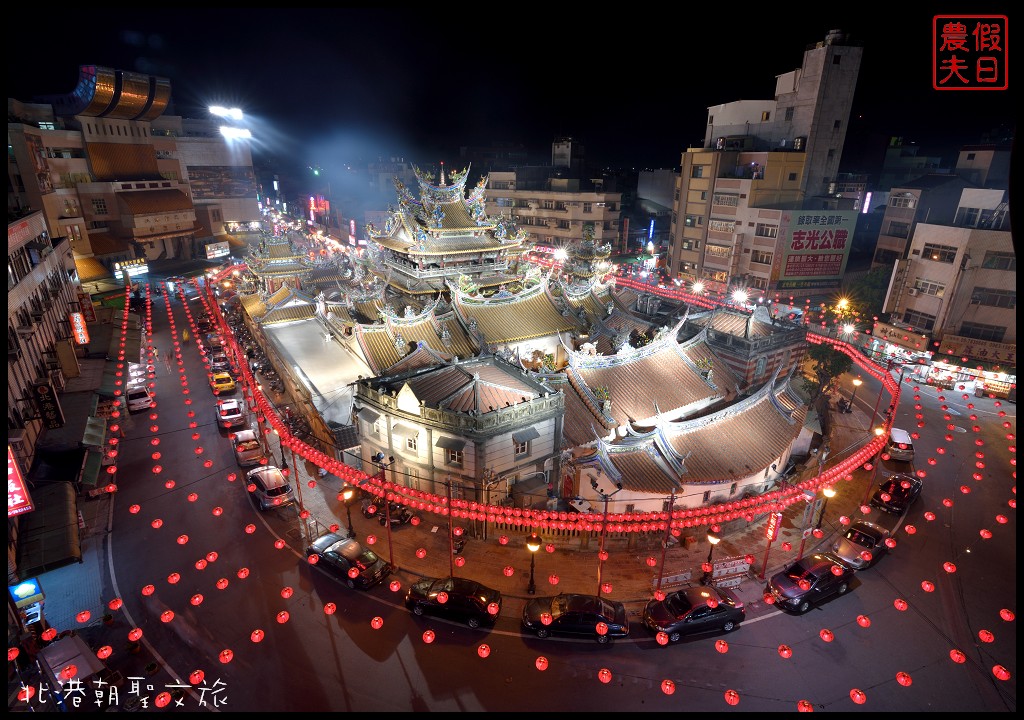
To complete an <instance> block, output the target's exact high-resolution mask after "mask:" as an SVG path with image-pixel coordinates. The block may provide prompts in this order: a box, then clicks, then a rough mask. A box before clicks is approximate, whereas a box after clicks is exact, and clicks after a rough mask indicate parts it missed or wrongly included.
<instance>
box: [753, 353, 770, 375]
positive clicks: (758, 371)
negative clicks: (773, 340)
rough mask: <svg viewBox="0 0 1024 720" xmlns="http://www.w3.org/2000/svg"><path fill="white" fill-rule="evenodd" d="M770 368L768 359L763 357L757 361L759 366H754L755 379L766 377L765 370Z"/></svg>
mask: <svg viewBox="0 0 1024 720" xmlns="http://www.w3.org/2000/svg"><path fill="white" fill-rule="evenodd" d="M767 367H768V358H766V357H764V356H762V357H759V358H758V359H757V365H755V366H754V377H761V376H762V375H764V371H765V369H766V368H767Z"/></svg>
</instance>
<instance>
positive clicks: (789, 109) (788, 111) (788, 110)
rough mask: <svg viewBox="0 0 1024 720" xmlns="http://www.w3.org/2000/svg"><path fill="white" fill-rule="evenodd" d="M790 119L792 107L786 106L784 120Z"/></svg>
mask: <svg viewBox="0 0 1024 720" xmlns="http://www.w3.org/2000/svg"><path fill="white" fill-rule="evenodd" d="M792 119H793V108H791V107H788V108H786V121H787V122H789V121H790V120H792Z"/></svg>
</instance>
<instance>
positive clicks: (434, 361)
mask: <svg viewBox="0 0 1024 720" xmlns="http://www.w3.org/2000/svg"><path fill="white" fill-rule="evenodd" d="M450 359H451V357H450V356H448V357H445V356H443V355H440V354H439V353H437V352H435V351H433V350H431V349H430V348H429V347H427V346H426V345H423V344H422V343H420V344H417V345H416V349H415V350H413V351H412V352H411V353H409V354H408V355H406V356H405V357H404V358H402V359H401V360H399V361H398V362H396V363H395V364H394V365H392V366H391V367H389V368H388V369H387V374H388V375H397V374H398V373H405V372H409V371H411V370H419V369H420V368H427V367H434V366H437V365H443V364H444V363H446V362H448V361H449V360H450Z"/></svg>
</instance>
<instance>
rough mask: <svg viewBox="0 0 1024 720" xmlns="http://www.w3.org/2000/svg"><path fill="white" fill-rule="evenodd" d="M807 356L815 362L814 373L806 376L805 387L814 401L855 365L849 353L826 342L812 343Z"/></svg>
mask: <svg viewBox="0 0 1024 720" xmlns="http://www.w3.org/2000/svg"><path fill="white" fill-rule="evenodd" d="M807 358H808V359H810V360H812V361H813V362H814V366H813V367H812V368H811V372H812V375H811V376H810V377H805V378H804V381H803V389H804V390H805V391H807V393H808V394H809V395H810V396H811V402H812V403H813V402H814V401H815V400H817V399H818V398H819V397H821V395H822V394H823V393H825V392H828V391H830V390H831V388H832V385H833V383H834V382H835V380H836V378H838V377H839V376H840V375H842V374H843V373H845V372H849V370H850V368H852V367H853V359H852V358H851V357H850V356H849V355H847V354H846V353H842V352H840V351H838V350H836V349H834V348H833V347H832V346H831V345H827V344H825V343H821V344H818V345H812V346H811V349H810V350H808V351H807Z"/></svg>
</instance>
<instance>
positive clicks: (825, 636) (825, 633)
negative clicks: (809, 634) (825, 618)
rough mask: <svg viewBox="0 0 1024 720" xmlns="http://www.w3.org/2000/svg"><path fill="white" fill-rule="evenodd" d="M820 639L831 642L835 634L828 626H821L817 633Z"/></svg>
mask: <svg viewBox="0 0 1024 720" xmlns="http://www.w3.org/2000/svg"><path fill="white" fill-rule="evenodd" d="M818 635H819V636H820V637H821V639H822V640H824V641H825V642H832V641H833V640H834V639H835V635H833V634H832V631H831V630H829V629H828V628H822V629H821V632H819V633H818Z"/></svg>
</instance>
